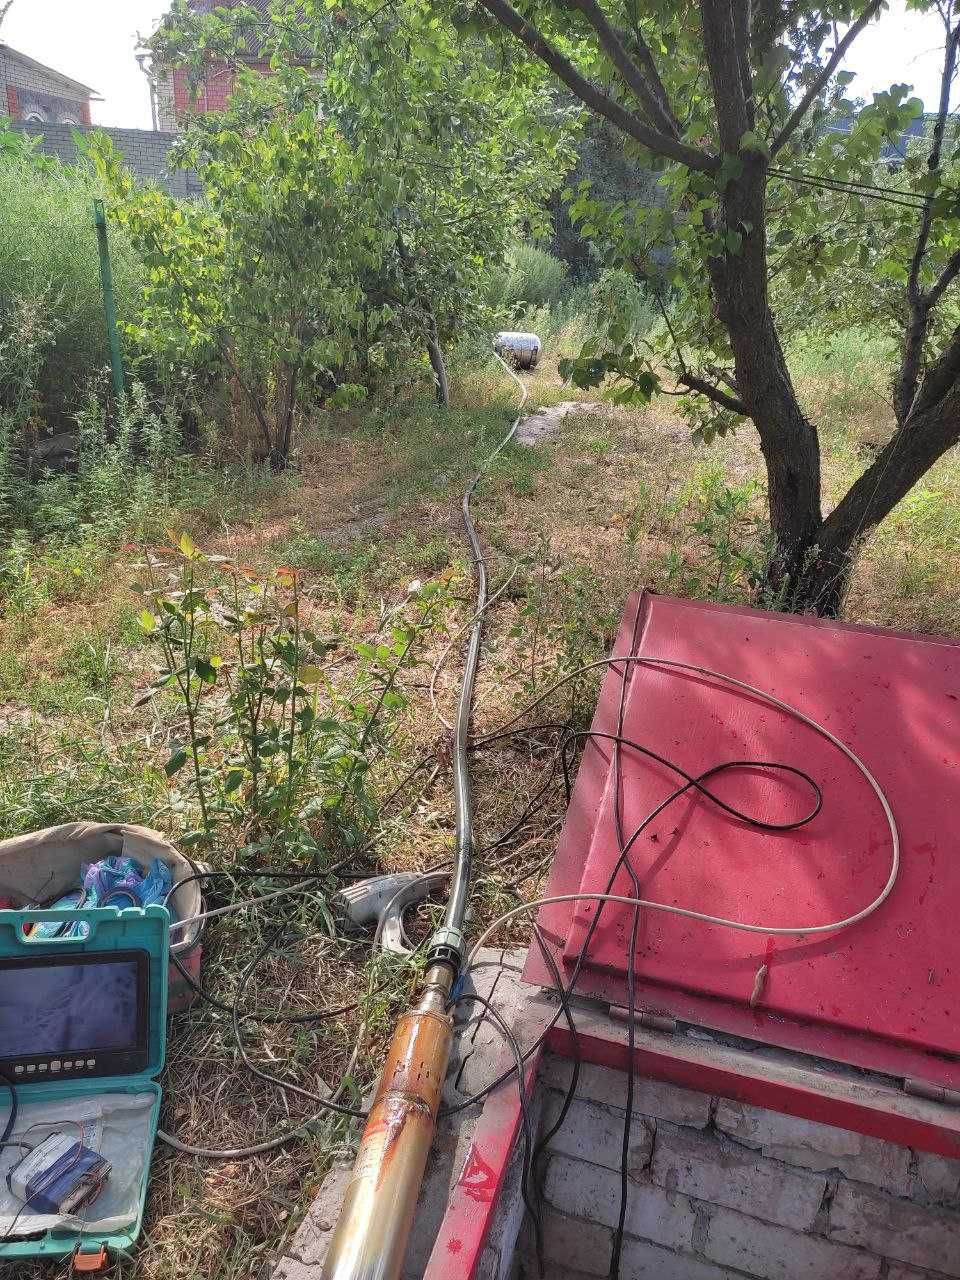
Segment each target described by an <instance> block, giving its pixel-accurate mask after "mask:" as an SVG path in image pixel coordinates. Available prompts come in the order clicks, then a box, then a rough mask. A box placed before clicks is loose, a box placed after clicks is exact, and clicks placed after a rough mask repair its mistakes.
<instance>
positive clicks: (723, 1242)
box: [703, 1209, 881, 1280]
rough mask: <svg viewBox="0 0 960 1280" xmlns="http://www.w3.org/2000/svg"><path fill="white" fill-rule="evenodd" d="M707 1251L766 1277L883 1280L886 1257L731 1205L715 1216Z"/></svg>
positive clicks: (716, 1258)
mask: <svg viewBox="0 0 960 1280" xmlns="http://www.w3.org/2000/svg"><path fill="white" fill-rule="evenodd" d="M703 1252H704V1253H705V1254H706V1255H707V1257H708V1258H711V1259H713V1261H714V1262H722V1263H724V1264H725V1265H726V1266H728V1267H736V1268H737V1270H738V1271H746V1272H747V1274H748V1275H751V1276H758V1277H762V1280H877V1277H878V1276H879V1274H880V1262H881V1260H880V1259H879V1258H877V1257H875V1256H874V1255H872V1254H869V1253H864V1252H863V1251H862V1250H860V1249H851V1248H849V1247H848V1246H847V1245H844V1244H835V1243H833V1241H830V1240H824V1239H823V1238H822V1237H820V1236H815V1235H801V1234H800V1233H799V1232H797V1231H788V1230H787V1228H786V1227H775V1226H771V1224H770V1223H769V1222H759V1221H758V1220H757V1219H756V1218H748V1217H747V1216H746V1215H745V1214H742V1213H734V1212H733V1211H732V1210H731V1209H718V1210H716V1212H715V1213H714V1214H713V1216H712V1217H711V1219H710V1226H709V1229H708V1233H707V1240H706V1244H705V1245H704V1247H703Z"/></svg>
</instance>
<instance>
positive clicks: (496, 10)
mask: <svg viewBox="0 0 960 1280" xmlns="http://www.w3.org/2000/svg"><path fill="white" fill-rule="evenodd" d="M480 4H481V5H482V6H483V8H484V9H486V10H487V12H488V13H489V14H490V15H491V17H493V18H495V19H496V20H497V22H499V23H500V25H501V26H502V27H506V29H507V30H508V31H510V32H511V33H512V34H513V35H515V36H516V37H517V39H518V40H520V41H521V42H522V43H523V44H525V45H526V46H527V48H528V49H529V50H530V52H531V53H532V54H534V56H535V57H537V58H539V59H540V61H541V62H543V63H544V64H545V65H546V66H548V67H549V68H550V70H551V71H552V72H553V73H554V75H556V76H557V77H558V79H560V80H562V81H563V83H564V84H565V85H566V86H567V88H568V89H571V90H572V91H573V92H574V93H575V94H576V95H577V97H578V98H579V99H580V101H581V102H583V103H584V104H585V105H586V106H588V107H591V108H592V109H593V110H594V111H596V113H597V114H598V115H601V116H604V117H605V118H606V119H607V120H609V121H610V123H611V124H615V125H616V126H617V127H618V128H619V129H622V130H623V132H624V133H626V134H627V135H628V136H629V137H631V138H633V139H634V140H635V141H637V142H639V143H640V144H641V145H642V146H644V147H646V148H647V150H648V151H652V152H654V154H656V155H660V156H664V157H665V158H666V159H668V160H676V161H677V162H678V163H679V164H682V165H686V167H687V168H688V169H695V170H698V171H699V172H700V173H711V174H712V173H715V172H716V171H717V169H718V168H719V167H720V162H719V160H717V158H716V156H712V155H710V154H708V153H707V152H704V151H698V150H697V149H696V148H695V147H690V146H687V145H686V143H684V142H680V141H678V139H676V138H671V137H669V136H668V135H667V134H665V133H661V132H659V131H658V130H657V129H652V128H650V127H649V126H648V125H646V124H644V122H643V121H642V120H641V118H640V117H639V116H638V115H635V114H634V113H633V112H632V111H628V110H627V109H626V107H623V106H621V105H620V103H619V102H617V101H616V100H615V99H614V98H611V97H609V96H608V95H607V94H606V93H604V92H603V90H602V89H598V88H597V87H596V85H593V84H591V83H590V81H589V80H587V79H586V77H585V76H583V75H581V73H580V72H579V71H578V70H577V68H576V67H575V66H574V65H573V63H572V62H570V61H569V59H567V58H565V57H564V56H563V54H562V53H560V52H559V51H558V50H556V49H554V48H553V46H552V45H551V44H550V43H549V42H548V41H547V40H546V39H545V37H544V36H543V35H542V33H541V32H540V31H539V30H538V29H537V28H536V27H534V26H532V25H531V24H530V23H529V22H527V21H526V19H524V18H523V17H521V15H520V14H519V13H518V12H517V11H516V9H514V7H513V5H511V4H510V3H509V0H480Z"/></svg>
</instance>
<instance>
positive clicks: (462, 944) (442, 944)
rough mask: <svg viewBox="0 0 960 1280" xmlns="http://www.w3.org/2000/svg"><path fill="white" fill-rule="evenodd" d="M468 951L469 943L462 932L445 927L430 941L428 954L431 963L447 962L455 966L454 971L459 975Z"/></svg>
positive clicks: (448, 926)
mask: <svg viewBox="0 0 960 1280" xmlns="http://www.w3.org/2000/svg"><path fill="white" fill-rule="evenodd" d="M466 949H467V943H466V939H465V938H464V936H463V932H462V930H460V929H454V928H452V927H451V926H450V925H443V926H442V928H440V929H438V930H437V931H436V933H435V934H434V935H433V937H432V938H431V939H430V948H429V951H428V953H427V954H428V956H429V960H430V961H431V962H445V963H446V964H450V965H453V968H454V971H455V972H457V973H459V972H460V968H461V966H462V964H463V958H464V955H465V954H466Z"/></svg>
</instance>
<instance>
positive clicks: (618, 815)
mask: <svg viewBox="0 0 960 1280" xmlns="http://www.w3.org/2000/svg"><path fill="white" fill-rule="evenodd" d="M639 627H640V613H639V611H638V612H637V617H636V619H635V621H634V624H633V639H632V644H631V652H632V651H633V650H634V649H636V647H637V632H638V630H639ZM626 711H627V668H626V667H624V668H623V670H622V671H621V672H620V696H619V699H618V703H617V741H616V742H615V743H614V744H613V793H612V795H611V802H612V807H613V823H614V829H615V831H616V834H617V848H618V850H619V852H620V860H621V861H622V862H623V865H624V867H625V868H626V871H627V874H628V875H629V877H630V884H631V888H632V889H633V896H634V897H635V898H641V897H642V896H643V885H642V884H641V882H640V877H639V876H638V875H637V873H636V871H635V870H634V866H633V861H632V859H631V858H630V857H629V855H628V854H627V853H626V852H625V849H624V832H623V760H622V755H623V744H622V742H621V739H622V738H623V729H624V720H625V718H626ZM639 931H640V908H639V907H633V908H632V911H631V921H630V941H629V944H628V948H629V949H628V952H627V955H628V959H627V1063H628V1069H627V1096H626V1111H625V1113H624V1118H623V1139H622V1143H621V1149H620V1212H619V1214H618V1216H617V1227H616V1230H615V1231H614V1233H613V1249H612V1252H611V1257H610V1275H611V1277H616V1276H619V1274H620V1255H621V1254H622V1252H623V1229H624V1225H625V1223H626V1220H627V1199H628V1185H627V1168H628V1162H629V1158H630V1134H631V1131H632V1128H633V1093H634V1087H633V1061H634V1053H635V1051H636V1044H637V1033H636V1023H635V1014H636V1007H637V968H636V954H637V936H638V934H639Z"/></svg>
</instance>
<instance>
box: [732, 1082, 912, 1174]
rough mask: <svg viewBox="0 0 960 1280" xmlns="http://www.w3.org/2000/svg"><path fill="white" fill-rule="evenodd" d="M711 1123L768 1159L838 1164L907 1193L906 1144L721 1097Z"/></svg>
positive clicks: (816, 1166)
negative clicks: (900, 1144) (901, 1144)
mask: <svg viewBox="0 0 960 1280" xmlns="http://www.w3.org/2000/svg"><path fill="white" fill-rule="evenodd" d="M715 1123H716V1126H717V1128H718V1129H721V1130H722V1131H723V1132H724V1133H728V1134H730V1135H731V1137H734V1138H736V1140H737V1141H738V1142H742V1143H744V1144H745V1145H746V1146H749V1147H755V1148H757V1149H759V1150H760V1151H761V1152H762V1153H763V1154H764V1155H765V1156H770V1157H771V1158H772V1159H776V1160H784V1161H786V1163H787V1164H795V1165H799V1166H800V1167H801V1168H804V1169H813V1170H815V1171H817V1172H822V1171H823V1170H826V1169H839V1170H840V1172H841V1173H843V1174H845V1175H846V1176H847V1177H848V1178H855V1179H856V1180H857V1181H858V1182H869V1183H871V1184H872V1185H874V1186H877V1187H883V1189H884V1190H885V1191H892V1192H893V1193H894V1194H895V1195H898V1196H905V1195H908V1194H909V1191H910V1154H911V1153H910V1150H909V1148H907V1147H899V1146H897V1145H896V1144H895V1143H893V1142H883V1141H882V1140H881V1139H880V1138H870V1137H867V1136H866V1135H864V1134H862V1133H853V1132H852V1131H851V1130H849V1129H838V1128H836V1127H835V1126H833V1125H829V1124H817V1123H816V1121H813V1120H801V1119H800V1118H799V1117H797V1116H787V1115H782V1114H781V1113H780V1112H778V1111H767V1110H765V1109H764V1108H763V1107H751V1106H746V1105H744V1104H743V1103H740V1102H730V1101H728V1100H727V1099H726V1098H722V1099H721V1100H720V1103H719V1105H718V1106H717V1112H716V1117H715Z"/></svg>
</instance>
